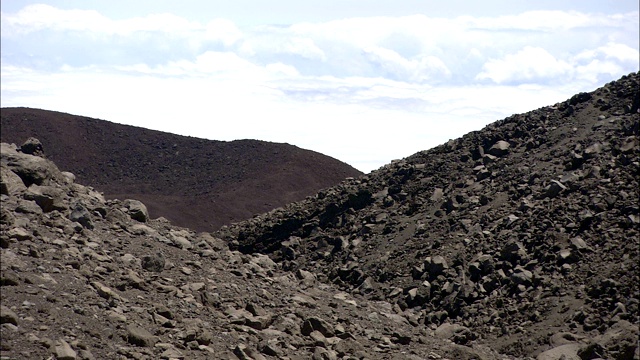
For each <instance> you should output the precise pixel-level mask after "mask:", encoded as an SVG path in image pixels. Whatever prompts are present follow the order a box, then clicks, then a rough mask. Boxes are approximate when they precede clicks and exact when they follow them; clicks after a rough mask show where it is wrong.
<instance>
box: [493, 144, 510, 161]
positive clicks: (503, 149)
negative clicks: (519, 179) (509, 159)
mask: <svg viewBox="0 0 640 360" xmlns="http://www.w3.org/2000/svg"><path fill="white" fill-rule="evenodd" d="M509 147H511V145H510V144H509V143H508V142H506V141H504V140H500V141H498V142H496V143H495V144H493V146H492V147H491V148H490V149H489V154H491V155H493V156H498V157H500V156H504V155H507V154H508V153H509Z"/></svg>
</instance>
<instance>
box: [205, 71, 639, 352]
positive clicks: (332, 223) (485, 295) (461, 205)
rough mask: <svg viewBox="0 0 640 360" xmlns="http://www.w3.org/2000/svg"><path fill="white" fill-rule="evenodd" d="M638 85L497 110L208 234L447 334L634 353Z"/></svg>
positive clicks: (501, 343)
mask: <svg viewBox="0 0 640 360" xmlns="http://www.w3.org/2000/svg"><path fill="white" fill-rule="evenodd" d="M639 82H640V74H638V73H634V74H630V75H628V76H624V77H623V78H621V79H620V80H618V81H615V82H612V83H609V84H607V85H606V86H604V87H602V88H600V89H598V90H596V91H594V92H592V93H581V94H577V95H575V96H573V97H572V98H571V99H569V100H567V101H565V102H562V103H558V104H555V105H553V106H548V107H544V108H540V109H537V110H534V111H531V112H529V113H526V114H519V115H513V116H510V117H508V118H506V119H504V120H501V121H497V122H495V123H493V124H491V125H489V126H487V127H486V128H485V129H483V130H481V131H476V132H472V133H469V134H467V135H465V136H463V137H462V138H459V139H454V140H451V141H449V142H447V143H446V144H443V145H441V146H438V147H436V148H434V149H431V150H427V151H423V152H420V153H417V154H415V155H412V156H410V157H408V158H406V159H403V160H399V161H396V162H393V163H391V164H389V165H388V166H385V167H384V168H381V169H380V170H378V171H374V172H372V173H370V174H368V175H365V176H363V177H360V178H357V179H352V180H350V181H346V182H343V183H342V184H341V185H339V186H337V187H333V188H330V189H327V190H325V191H322V192H320V193H318V194H317V195H316V196H315V197H309V198H307V199H306V200H304V201H301V202H297V203H293V204H290V205H287V206H285V207H283V208H280V209H276V210H274V211H271V212H269V213H267V214H264V215H260V216H257V217H255V218H253V219H251V220H248V221H245V222H241V223H238V224H234V225H232V226H229V227H226V228H223V229H221V231H219V232H217V233H216V234H215V236H217V237H221V238H224V239H226V240H228V241H229V243H230V244H231V248H232V249H238V250H240V251H242V252H243V253H264V254H268V255H269V256H270V257H272V258H273V259H274V260H275V261H276V262H278V263H279V264H281V265H282V267H283V268H284V269H289V270H292V271H310V272H314V273H315V274H316V275H317V277H318V280H320V281H323V282H326V283H331V284H334V285H337V286H340V287H341V288H342V289H344V290H345V291H349V292H353V293H359V294H362V295H364V296H365V297H366V298H368V299H371V300H385V301H388V302H390V303H391V304H392V305H393V309H394V312H395V313H396V314H397V315H399V316H401V317H403V318H405V319H406V320H407V321H408V322H409V323H411V324H412V325H413V326H416V327H421V328H427V329H434V330H435V331H436V333H438V332H439V333H440V334H446V336H445V335H443V337H445V338H448V339H451V340H452V341H454V342H455V343H458V344H485V345H488V346H490V347H492V348H494V349H497V350H498V351H500V352H501V353H503V354H508V355H511V356H532V357H535V356H539V358H541V359H551V358H554V359H555V358H559V357H557V356H556V357H554V356H555V355H549V354H550V353H553V352H554V351H556V352H558V353H559V351H560V350H557V349H555V348H556V347H558V346H565V348H564V350H563V351H565V350H566V351H569V350H567V349H568V348H571V349H572V350H571V351H574V350H575V351H574V352H576V353H577V354H579V355H575V356H579V358H581V359H586V358H588V359H592V358H595V357H602V358H610V359H632V358H637V357H638V356H639V355H638V354H639V352H638V347H637V339H638V315H639V312H638V304H639V300H640V293H639V289H638V284H639V283H640V282H639V278H638V275H639V273H638V270H639V268H638V262H639V257H638V252H639V246H640V240H639V232H638V230H639V222H640V211H639V205H638V189H639V184H638V174H639V171H640V159H639V154H640V148H639V142H638V129H639V119H640V114H639V112H638V107H639V105H640V93H639ZM445 325H446V328H442V326H445ZM617 327H621V328H625V329H627V330H626V331H617V330H615V329H616V328H617ZM614 333H615V334H617V335H615V336H621V338H619V341H613V342H607V341H603V340H602V339H603V338H609V337H610V336H614V335H613V334H614ZM557 334H569V335H567V337H565V339H571V340H570V341H568V342H569V343H570V344H560V345H559V344H557V343H554V342H553V341H552V339H553V338H554V336H556V335H557ZM622 334H625V335H622ZM569 345H570V346H569ZM554 349H555V350H554ZM549 351H550V352H549ZM566 354H568V353H566V352H565V356H567V358H572V357H571V356H574V355H566ZM572 354H573V353H572ZM575 356H574V357H575ZM634 356H635V357H634Z"/></svg>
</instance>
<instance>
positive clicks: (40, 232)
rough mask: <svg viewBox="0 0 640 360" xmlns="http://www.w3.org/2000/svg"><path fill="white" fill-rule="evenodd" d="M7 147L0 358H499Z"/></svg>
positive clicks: (0, 220)
mask: <svg viewBox="0 0 640 360" xmlns="http://www.w3.org/2000/svg"><path fill="white" fill-rule="evenodd" d="M40 149H41V146H40V144H39V142H37V141H31V142H27V143H25V144H24V145H23V146H22V147H21V148H20V149H16V147H15V146H13V145H9V144H6V143H3V144H2V148H1V152H2V162H1V165H2V166H1V168H0V169H1V171H2V182H1V183H0V185H1V186H0V190H1V193H2V195H1V197H2V208H1V213H0V214H1V217H0V225H1V227H2V233H1V235H0V270H1V272H0V290H1V300H2V301H1V309H0V323H1V325H0V337H1V344H0V356H1V358H2V359H54V358H55V359H64V360H72V359H247V360H250V359H254V360H261V359H338V358H339V359H477V358H482V359H498V358H500V357H499V356H498V355H497V353H495V352H494V351H492V350H490V349H489V348H487V347H483V346H458V345H454V344H451V343H450V342H448V341H447V340H445V339H446V338H448V337H450V336H453V333H454V331H455V330H456V328H455V327H453V326H445V327H440V328H438V329H435V331H434V329H433V328H429V327H423V326H415V324H413V323H412V322H411V321H410V320H409V319H408V318H406V317H405V316H403V315H402V314H399V313H398V312H397V311H396V310H397V309H396V308H394V306H393V305H392V304H391V303H389V302H386V301H381V300H370V299H366V298H365V297H363V296H361V295H358V294H351V293H348V292H345V291H343V290H341V289H339V288H338V287H337V286H334V285H331V284H326V283H322V282H320V281H318V275H317V274H315V273H313V272H310V271H304V270H297V271H288V270H286V269H283V267H282V265H281V264H278V263H276V262H274V261H273V260H271V259H270V258H269V257H268V256H267V255H262V254H242V253H241V252H239V251H232V250H229V248H228V246H227V244H226V243H225V242H224V241H223V240H221V239H219V238H216V237H213V236H212V235H211V234H210V233H197V232H194V231H192V230H189V229H186V228H179V227H175V226H172V225H171V224H170V223H169V222H168V221H167V220H166V219H164V218H158V219H150V218H149V215H148V211H147V209H146V207H145V205H144V204H143V203H141V202H140V201H137V200H130V199H128V200H124V201H120V200H105V199H104V196H103V195H102V194H101V193H98V192H96V191H95V190H94V189H93V188H91V187H85V186H82V185H79V184H77V183H75V182H74V178H75V177H74V175H73V174H72V173H69V172H61V171H60V170H59V169H58V168H57V167H56V166H55V164H54V163H52V162H50V161H48V160H46V159H44V158H42V157H40V156H38V155H41V152H40Z"/></svg>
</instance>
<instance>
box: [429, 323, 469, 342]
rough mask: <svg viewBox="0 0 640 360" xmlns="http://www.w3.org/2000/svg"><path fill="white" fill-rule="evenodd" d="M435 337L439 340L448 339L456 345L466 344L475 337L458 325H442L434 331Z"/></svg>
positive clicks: (465, 328)
mask: <svg viewBox="0 0 640 360" xmlns="http://www.w3.org/2000/svg"><path fill="white" fill-rule="evenodd" d="M435 335H436V336H437V337H439V338H441V339H448V340H451V341H453V342H454V343H456V344H462V345H464V344H466V343H468V342H469V341H471V340H474V339H475V338H476V337H477V336H475V334H474V333H473V332H471V330H469V328H468V327H466V326H462V325H460V324H451V323H448V322H446V323H444V324H442V325H440V326H438V328H437V329H436V331H435Z"/></svg>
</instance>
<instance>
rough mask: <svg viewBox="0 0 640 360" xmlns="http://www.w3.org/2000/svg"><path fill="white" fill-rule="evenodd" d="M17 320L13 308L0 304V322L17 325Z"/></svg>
mask: <svg viewBox="0 0 640 360" xmlns="http://www.w3.org/2000/svg"><path fill="white" fill-rule="evenodd" d="M18 320H20V318H19V317H18V315H17V314H16V313H15V312H13V310H11V309H9V307H7V306H4V305H2V306H0V324H13V325H16V326H17V325H18Z"/></svg>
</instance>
